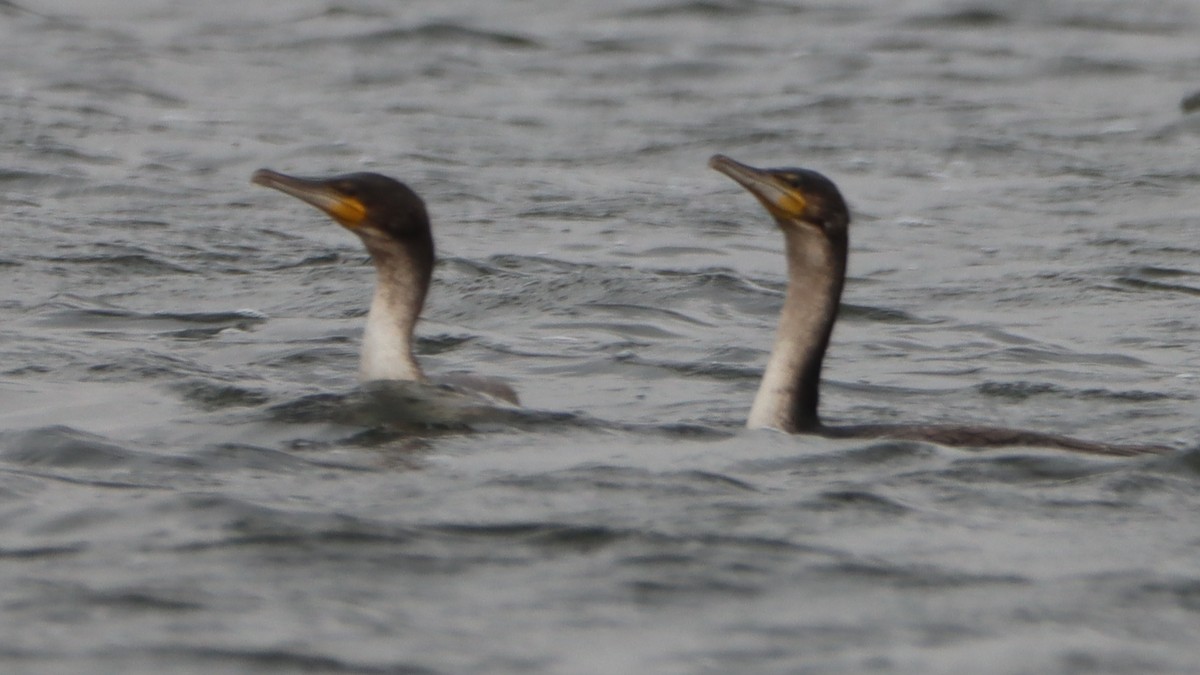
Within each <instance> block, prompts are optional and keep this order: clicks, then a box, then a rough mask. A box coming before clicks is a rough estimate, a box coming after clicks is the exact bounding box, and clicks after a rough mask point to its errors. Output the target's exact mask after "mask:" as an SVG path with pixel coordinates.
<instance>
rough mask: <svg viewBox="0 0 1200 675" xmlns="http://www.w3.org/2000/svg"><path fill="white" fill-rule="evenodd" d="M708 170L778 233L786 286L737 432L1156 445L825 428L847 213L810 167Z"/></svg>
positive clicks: (1014, 434)
mask: <svg viewBox="0 0 1200 675" xmlns="http://www.w3.org/2000/svg"><path fill="white" fill-rule="evenodd" d="M708 165H709V166H710V167H711V168H713V169H716V170H717V171H719V172H721V173H723V174H725V175H726V176H729V177H730V178H732V179H733V180H734V181H736V182H737V183H738V184H739V185H741V186H742V187H743V188H745V189H746V190H747V191H749V192H750V194H752V195H754V196H755V197H756V198H757V199H758V201H759V202H761V203H762V205H763V207H764V208H765V209H766V210H767V212H768V213H769V214H770V215H771V217H772V218H774V219H775V223H776V224H777V225H778V226H779V228H780V229H781V230H782V231H783V237H784V244H785V251H786V254H787V266H788V284H787V291H786V293H785V296H784V301H783V310H782V312H781V314H780V319H779V328H778V331H777V333H776V336H775V344H774V347H773V348H772V351H771V357H770V359H769V360H768V361H767V368H766V371H765V372H764V373H763V377H762V381H761V383H760V384H759V388H758V394H757V395H756V396H755V397H754V404H753V405H752V406H751V408H750V415H749V417H748V418H747V421H746V426H747V427H749V428H751V429H759V428H774V429H779V430H781V431H786V432H788V433H793V434H817V435H820V436H825V437H829V438H892V439H901V440H918V441H928V442H932V443H939V444H942V445H948V446H956V447H970V448H984V447H1004V446H1035V447H1046V448H1058V449H1063V450H1072V451H1076V452H1084V453H1092V454H1100V455H1115V456H1133V455H1141V454H1165V453H1169V452H1173V449H1172V448H1169V447H1165V446H1157V445H1118V444H1110V443H1099V442H1092V441H1085V440H1080V439H1076V438H1071V437H1069V436H1060V435H1057V434H1046V433H1040V432H1037V431H1026V430H1022V429H1005V428H1001V427H990V426H976V425H962V426H958V425H924V424H912V425H904V424H867V425H853V426H828V425H825V424H823V423H822V422H821V418H820V414H819V412H818V406H817V404H818V399H819V396H820V384H821V366H822V363H823V362H824V360H825V351H826V349H827V347H828V346H829V338H830V335H831V334H832V332H833V325H834V322H835V321H836V319H837V313H838V307H839V305H840V303H841V296H842V287H843V286H844V284H845V279H846V256H847V251H848V249H849V230H850V209H849V208H848V207H847V206H846V201H845V200H844V199H843V198H842V194H841V192H840V191H839V190H838V188H837V186H836V185H834V183H833V181H831V180H829V179H828V178H826V177H825V176H823V175H821V174H820V173H817V172H816V171H812V170H809V169H798V168H781V169H758V168H755V167H752V166H748V165H746V164H742V163H740V162H737V161H734V160H732V159H730V158H728V157H726V156H724V155H715V156H713V157H712V159H710V160H709V162H708Z"/></svg>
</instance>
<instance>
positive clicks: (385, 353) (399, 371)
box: [250, 169, 518, 404]
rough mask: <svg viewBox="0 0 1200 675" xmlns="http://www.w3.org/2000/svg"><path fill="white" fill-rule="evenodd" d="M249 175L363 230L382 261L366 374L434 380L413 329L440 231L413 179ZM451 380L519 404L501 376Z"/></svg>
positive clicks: (367, 334) (362, 368)
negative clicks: (417, 350) (416, 351)
mask: <svg viewBox="0 0 1200 675" xmlns="http://www.w3.org/2000/svg"><path fill="white" fill-rule="evenodd" d="M250 181H251V182H252V183H255V184H257V185H262V186H265V187H269V188H274V189H276V190H279V191H280V192H283V193H286V194H289V195H291V196H293V197H296V198H297V199H300V200H301V201H304V202H307V203H308V204H311V205H313V206H315V207H317V208H318V209H320V210H322V211H324V212H325V213H326V214H328V215H329V217H330V218H332V219H333V220H334V221H335V222H337V223H338V224H339V225H341V226H342V227H345V228H346V229H347V230H350V231H351V232H353V233H354V234H356V235H358V238H359V239H361V240H362V242H363V245H364V246H366V248H367V252H368V253H369V254H370V255H371V261H372V263H374V265H375V275H376V279H375V295H374V297H373V298H372V300H371V309H370V310H369V311H368V312H367V325H366V329H365V330H364V331H363V344H362V355H361V361H360V365H359V379H360V380H362V381H364V382H369V381H376V380H402V381H412V382H429V381H430V380H429V378H427V377H426V376H425V372H424V371H423V370H422V369H421V366H420V365H419V364H418V363H417V360H416V358H415V357H414V356H413V330H414V328H415V327H416V324H417V319H418V318H419V317H420V315H421V309H422V308H423V307H424V306H425V296H426V295H427V294H428V292H429V282H430V280H431V278H432V277H433V264H434V247H433V233H432V231H431V229H430V226H429V215H428V213H427V212H426V209H425V202H424V201H423V200H422V199H421V197H420V196H418V195H417V193H416V192H413V191H412V189H410V188H409V187H408V186H407V185H405V184H403V183H401V182H400V181H397V180H395V179H394V178H390V177H388V176H384V175H382V174H378V173H369V172H363V173H350V174H344V175H340V176H333V177H330V178H298V177H296V176H289V175H286V174H282V173H278V172H276V171H272V170H270V169H259V170H258V171H255V172H254V175H253V176H252V177H251V179H250ZM434 383H435V384H446V385H449V386H451V387H454V388H457V389H467V390H471V391H475V392H479V393H482V394H486V395H487V396H490V397H492V398H495V399H499V400H501V401H506V402H508V403H513V404H517V403H518V399H517V394H516V392H515V391H513V389H512V388H511V387H510V386H508V385H507V384H505V383H504V382H501V381H499V380H494V379H491V378H483V377H478V376H473V375H466V374H450V375H446V376H443V377H440V378H438V379H437V380H435V381H434Z"/></svg>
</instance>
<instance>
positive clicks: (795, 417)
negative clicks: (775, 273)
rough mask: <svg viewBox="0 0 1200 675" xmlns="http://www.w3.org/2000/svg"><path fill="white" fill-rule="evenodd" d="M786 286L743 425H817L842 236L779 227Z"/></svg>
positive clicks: (841, 269) (842, 272)
mask: <svg viewBox="0 0 1200 675" xmlns="http://www.w3.org/2000/svg"><path fill="white" fill-rule="evenodd" d="M784 236H785V240H786V243H787V261H788V286H787V294H786V296H785V297H784V301H783V311H782V313H781V315H780V319H779V329H778V331H777V332H776V334H775V346H774V348H773V349H772V350H771V358H770V360H769V361H768V362H767V369H766V372H764V373H763V378H762V383H761V384H759V387H758V394H757V395H756V396H755V397H754V405H753V406H751V408H750V416H749V418H747V420H746V426H747V427H749V428H751V429H758V428H763V427H770V428H773V429H780V430H782V431H787V432H791V433H795V432H798V431H809V430H814V429H817V428H819V427H820V425H821V420H820V417H819V415H818V412H817V403H818V398H819V395H820V382H821V362H822V361H823V360H824V358H825V349H826V347H827V346H828V345H829V335H830V333H831V332H832V331H833V323H834V321H835V320H836V318H837V311H838V304H839V302H840V301H841V296H842V285H843V282H844V281H845V276H846V246H845V242H844V241H842V242H833V243H831V242H830V241H829V240H827V239H825V238H824V237H822V236H820V235H818V234H816V233H815V232H811V231H807V230H804V229H799V230H798V229H796V228H791V227H785V228H784Z"/></svg>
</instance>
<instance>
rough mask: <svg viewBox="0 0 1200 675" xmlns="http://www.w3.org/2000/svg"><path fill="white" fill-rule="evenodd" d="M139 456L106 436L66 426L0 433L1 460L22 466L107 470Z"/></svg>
mask: <svg viewBox="0 0 1200 675" xmlns="http://www.w3.org/2000/svg"><path fill="white" fill-rule="evenodd" d="M138 456H139V453H137V452H135V451H133V450H130V449H128V448H125V447H122V446H120V445H118V444H116V443H113V442H111V441H110V440H108V439H106V438H104V437H103V436H97V435H95V434H90V433H87V432H85V431H79V430H78V429H72V428H71V427H68V426H64V425H56V426H49V427H41V428H39V429H30V430H26V431H6V432H2V433H0V459H3V460H5V461H7V462H11V463H13V464H19V465H22V466H34V467H89V468H105V467H112V466H118V465H122V464H128V463H130V462H131V461H133V460H134V459H135V458H137V457H138Z"/></svg>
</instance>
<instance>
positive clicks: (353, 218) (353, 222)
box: [329, 197, 367, 229]
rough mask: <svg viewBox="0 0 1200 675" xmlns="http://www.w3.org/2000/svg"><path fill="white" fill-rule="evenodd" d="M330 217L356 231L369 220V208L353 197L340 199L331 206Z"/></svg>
mask: <svg viewBox="0 0 1200 675" xmlns="http://www.w3.org/2000/svg"><path fill="white" fill-rule="evenodd" d="M329 215H330V216H332V217H333V219H334V220H336V221H338V222H339V223H341V224H342V225H343V226H344V227H348V228H350V229H354V228H356V227H358V226H359V225H362V222H363V221H364V220H366V219H367V207H365V206H363V204H362V202H360V201H358V200H357V199H355V198H353V197H339V198H338V199H337V201H335V202H333V204H332V205H330V206H329Z"/></svg>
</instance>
